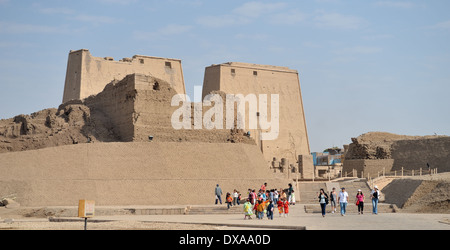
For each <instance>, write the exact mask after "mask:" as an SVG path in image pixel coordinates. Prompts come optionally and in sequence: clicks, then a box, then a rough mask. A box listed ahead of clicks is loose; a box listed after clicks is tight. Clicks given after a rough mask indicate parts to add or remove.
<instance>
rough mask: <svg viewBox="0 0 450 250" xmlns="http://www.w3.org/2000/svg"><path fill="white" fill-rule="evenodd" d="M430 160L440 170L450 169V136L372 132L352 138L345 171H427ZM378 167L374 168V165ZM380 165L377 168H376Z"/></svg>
mask: <svg viewBox="0 0 450 250" xmlns="http://www.w3.org/2000/svg"><path fill="white" fill-rule="evenodd" d="M427 163H428V164H430V167H431V168H438V171H439V172H450V137H448V136H405V135H395V134H390V133H384V132H371V133H367V134H363V135H361V136H359V137H358V138H352V143H351V144H350V145H349V150H348V152H347V153H346V155H345V161H344V171H351V170H352V169H353V168H354V169H358V170H361V169H366V171H367V170H369V169H368V168H367V166H371V168H370V170H371V171H372V172H371V173H373V174H376V173H377V171H382V170H383V168H384V169H385V170H386V171H400V170H401V169H402V167H403V168H404V170H419V169H420V168H422V169H423V170H424V171H427ZM373 166H375V167H373ZM377 168H378V169H377Z"/></svg>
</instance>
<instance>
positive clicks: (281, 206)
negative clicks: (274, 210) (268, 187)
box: [277, 198, 284, 217]
mask: <svg viewBox="0 0 450 250" xmlns="http://www.w3.org/2000/svg"><path fill="white" fill-rule="evenodd" d="M277 207H278V213H279V214H280V217H281V216H282V215H283V214H284V204H283V198H281V199H279V200H278V202H277Z"/></svg>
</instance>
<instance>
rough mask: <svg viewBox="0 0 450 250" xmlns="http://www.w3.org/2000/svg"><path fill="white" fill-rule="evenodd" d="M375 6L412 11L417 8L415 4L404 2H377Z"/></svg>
mask: <svg viewBox="0 0 450 250" xmlns="http://www.w3.org/2000/svg"><path fill="white" fill-rule="evenodd" d="M374 5H375V6H378V7H388V8H401V9H410V8H413V7H415V6H416V4H415V3H412V2H402V1H377V2H375V3H374Z"/></svg>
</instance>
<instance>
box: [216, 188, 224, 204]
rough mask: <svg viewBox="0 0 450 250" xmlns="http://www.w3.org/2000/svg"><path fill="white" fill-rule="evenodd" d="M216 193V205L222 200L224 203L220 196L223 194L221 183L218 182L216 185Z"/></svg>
mask: <svg viewBox="0 0 450 250" xmlns="http://www.w3.org/2000/svg"><path fill="white" fill-rule="evenodd" d="M215 194H216V205H217V201H220V204H221V205H222V199H221V198H220V197H221V196H222V189H221V188H220V187H219V184H217V186H216V190H215Z"/></svg>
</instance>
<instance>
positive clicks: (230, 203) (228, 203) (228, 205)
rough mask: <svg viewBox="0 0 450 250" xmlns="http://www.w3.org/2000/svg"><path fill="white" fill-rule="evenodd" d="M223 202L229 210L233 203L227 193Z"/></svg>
mask: <svg viewBox="0 0 450 250" xmlns="http://www.w3.org/2000/svg"><path fill="white" fill-rule="evenodd" d="M225 202H226V203H227V208H228V209H230V207H232V206H233V204H232V202H233V197H232V196H231V194H230V193H227V196H226V198H225Z"/></svg>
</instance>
